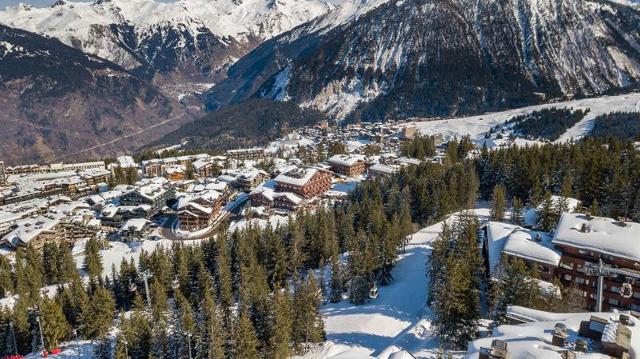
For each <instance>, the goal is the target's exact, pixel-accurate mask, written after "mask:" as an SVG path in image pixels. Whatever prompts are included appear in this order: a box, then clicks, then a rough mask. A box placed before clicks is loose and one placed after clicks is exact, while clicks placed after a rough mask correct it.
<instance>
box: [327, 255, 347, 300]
mask: <svg viewBox="0 0 640 359" xmlns="http://www.w3.org/2000/svg"><path fill="white" fill-rule="evenodd" d="M343 292H344V279H343V278H342V268H341V267H340V262H339V260H338V258H337V256H333V257H331V290H330V292H329V301H330V302H331V303H338V302H339V301H341V300H342V293H343Z"/></svg>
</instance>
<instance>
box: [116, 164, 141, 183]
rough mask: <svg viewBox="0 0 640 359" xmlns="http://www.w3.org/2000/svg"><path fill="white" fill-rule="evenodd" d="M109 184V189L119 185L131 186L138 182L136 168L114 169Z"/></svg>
mask: <svg viewBox="0 0 640 359" xmlns="http://www.w3.org/2000/svg"><path fill="white" fill-rule="evenodd" d="M109 182H110V183H109V187H111V188H113V187H115V186H117V185H120V184H126V185H132V184H134V183H136V182H138V169H137V168H136V167H129V168H122V167H120V166H118V167H114V168H113V173H112V174H111V177H110V178H109Z"/></svg>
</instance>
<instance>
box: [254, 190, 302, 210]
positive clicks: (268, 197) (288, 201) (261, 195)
mask: <svg viewBox="0 0 640 359" xmlns="http://www.w3.org/2000/svg"><path fill="white" fill-rule="evenodd" d="M249 196H250V198H251V205H252V206H254V207H266V208H279V209H284V210H287V211H297V210H298V209H300V208H301V207H303V206H304V205H305V204H306V201H305V199H304V198H302V197H300V196H298V195H296V194H295V193H292V192H276V191H274V190H273V189H272V188H269V187H259V188H256V189H255V190H253V191H252V192H251V194H250V195H249Z"/></svg>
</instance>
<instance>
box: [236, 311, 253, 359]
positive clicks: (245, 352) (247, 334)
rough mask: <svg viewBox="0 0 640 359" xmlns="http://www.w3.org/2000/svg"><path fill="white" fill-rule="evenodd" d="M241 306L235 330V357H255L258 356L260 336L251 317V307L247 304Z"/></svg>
mask: <svg viewBox="0 0 640 359" xmlns="http://www.w3.org/2000/svg"><path fill="white" fill-rule="evenodd" d="M241 306H242V307H241V309H240V314H239V315H238V319H237V320H236V323H235V325H234V331H233V358H237V359H255V358H257V357H258V338H257V337H256V332H255V328H254V327H253V324H252V323H251V318H250V317H249V308H248V307H247V305H246V304H241Z"/></svg>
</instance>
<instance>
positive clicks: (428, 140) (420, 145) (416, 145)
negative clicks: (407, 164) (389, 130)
mask: <svg viewBox="0 0 640 359" xmlns="http://www.w3.org/2000/svg"><path fill="white" fill-rule="evenodd" d="M400 153H402V155H403V156H407V157H413V158H417V159H424V158H425V157H433V156H435V155H436V145H435V140H434V138H433V137H432V136H416V137H415V138H413V139H410V140H406V141H404V142H402V145H401V146H400Z"/></svg>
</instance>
